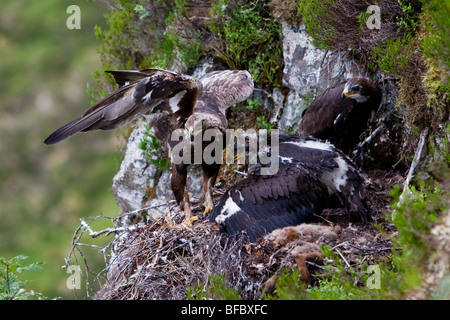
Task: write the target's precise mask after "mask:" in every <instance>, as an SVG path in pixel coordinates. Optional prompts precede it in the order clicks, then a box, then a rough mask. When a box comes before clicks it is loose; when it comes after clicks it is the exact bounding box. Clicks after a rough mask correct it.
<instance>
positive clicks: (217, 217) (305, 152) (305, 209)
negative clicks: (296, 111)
mask: <svg viewBox="0 0 450 320" xmlns="http://www.w3.org/2000/svg"><path fill="white" fill-rule="evenodd" d="M253 141H254V140H253ZM249 143H250V141H249ZM253 143H255V142H253ZM263 151H264V150H263ZM264 152H271V150H270V145H269V147H268V149H267V150H265V151H264ZM275 161H278V165H279V166H278V171H277V172H276V173H275V174H262V169H263V168H264V167H265V166H267V165H271V164H267V165H263V164H261V162H258V163H257V164H255V165H253V166H251V167H250V168H249V170H248V173H247V176H246V177H245V178H244V179H242V180H241V181H239V182H238V183H237V184H235V185H234V186H232V187H231V188H229V189H228V190H227V191H226V192H225V193H224V194H223V195H222V196H221V198H220V200H219V202H218V204H217V205H216V206H215V207H214V209H213V210H212V212H211V215H210V221H211V222H216V223H217V224H218V225H219V227H220V229H221V230H222V231H223V232H226V233H228V234H230V235H235V234H238V233H240V232H242V231H244V230H245V231H246V233H247V235H248V237H249V240H250V241H255V240H256V239H257V238H259V237H261V236H264V235H265V234H267V233H269V232H271V231H272V230H274V229H277V228H282V227H286V226H290V225H297V224H300V223H303V222H308V221H311V219H313V218H314V216H315V215H316V214H320V213H321V212H322V210H323V209H326V208H333V207H334V208H335V207H341V208H344V209H345V210H346V211H347V212H348V213H349V214H350V215H351V216H353V217H355V218H357V219H358V220H362V221H364V222H367V221H370V220H371V217H370V214H369V210H368V207H367V203H366V197H365V186H364V179H363V178H362V176H361V175H360V174H359V172H358V171H357V169H356V168H355V167H354V166H353V164H352V163H351V162H350V160H349V159H348V158H347V157H346V156H345V155H344V154H343V153H342V152H341V151H339V150H338V149H336V148H335V147H334V146H333V145H331V144H330V143H328V142H324V141H321V140H319V139H315V138H304V137H300V136H297V135H292V134H286V133H281V134H280V135H279V150H278V155H277V158H276V160H275Z"/></svg>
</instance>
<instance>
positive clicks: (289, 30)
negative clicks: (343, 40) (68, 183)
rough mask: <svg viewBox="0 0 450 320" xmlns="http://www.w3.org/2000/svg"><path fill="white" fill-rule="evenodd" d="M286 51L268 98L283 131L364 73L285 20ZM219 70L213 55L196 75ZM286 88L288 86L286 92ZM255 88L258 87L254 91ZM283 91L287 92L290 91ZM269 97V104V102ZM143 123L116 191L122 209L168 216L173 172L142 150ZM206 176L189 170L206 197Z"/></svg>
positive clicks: (192, 184) (193, 186)
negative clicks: (318, 99) (323, 95)
mask: <svg viewBox="0 0 450 320" xmlns="http://www.w3.org/2000/svg"><path fill="white" fill-rule="evenodd" d="M282 32H283V35H282V49H283V59H284V70H283V81H282V84H283V86H284V87H285V90H280V89H279V88H274V89H273V92H272V94H271V95H270V97H268V98H267V99H266V100H265V101H263V103H264V105H265V106H267V107H268V108H271V110H270V114H271V115H272V116H271V119H268V120H269V121H270V122H275V121H278V125H279V128H280V129H282V130H289V129H291V130H292V131H294V132H295V131H296V130H297V127H298V123H299V121H300V119H301V114H302V112H303V110H305V108H307V107H308V106H309V104H310V102H311V101H312V100H313V99H314V97H315V96H316V95H317V94H319V93H320V92H322V91H323V90H325V89H326V88H327V87H329V86H332V85H334V84H337V83H339V82H341V81H343V80H345V79H347V78H349V77H353V76H356V75H359V69H358V66H357V65H356V63H355V62H354V61H352V60H349V59H346V58H345V56H344V54H343V53H340V52H331V51H326V50H320V49H317V48H316V47H314V45H313V44H312V40H311V37H310V36H309V35H308V34H307V32H306V28H305V26H304V25H303V24H302V25H300V26H298V27H295V26H292V25H289V24H287V23H285V22H283V23H282ZM213 69H214V64H213V62H212V60H211V59H207V60H205V61H203V62H202V63H200V64H199V66H198V68H196V70H194V72H193V75H194V76H195V77H198V78H199V77H201V76H202V75H203V74H205V73H206V72H209V71H211V70H213ZM286 89H287V90H286ZM255 92H256V90H255ZM283 92H285V94H286V92H287V94H286V95H284V94H283ZM268 99H270V100H271V101H270V103H269V102H268ZM143 132H145V129H144V122H141V123H138V125H137V126H136V128H135V129H134V130H133V132H132V133H131V135H130V138H129V140H128V145H127V149H126V153H125V158H124V160H123V163H122V164H121V166H120V170H119V172H118V173H117V175H116V176H115V177H114V180H113V190H114V195H115V199H116V201H117V203H118V204H119V206H120V207H121V208H122V212H130V211H134V210H138V209H141V208H144V207H152V206H155V209H152V211H151V212H148V214H149V215H150V216H153V217H156V216H158V215H159V214H163V212H164V208H163V207H158V205H161V204H162V203H163V202H167V203H168V202H170V201H171V200H174V197H173V194H172V191H171V189H170V172H169V171H168V172H162V171H161V170H159V169H158V168H157V167H156V166H155V165H153V164H151V163H149V162H148V161H147V160H146V159H145V154H144V152H143V151H142V150H141V149H139V141H140V139H141V138H142V137H143ZM200 178H201V174H200V173H199V172H196V171H195V170H194V171H193V170H192V169H191V170H190V173H189V175H188V188H189V190H190V192H191V195H192V196H193V197H194V198H195V197H197V198H198V197H199V196H201V195H200V194H199V193H200V192H201V179H200Z"/></svg>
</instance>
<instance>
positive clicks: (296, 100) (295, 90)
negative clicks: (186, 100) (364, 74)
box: [279, 22, 360, 129]
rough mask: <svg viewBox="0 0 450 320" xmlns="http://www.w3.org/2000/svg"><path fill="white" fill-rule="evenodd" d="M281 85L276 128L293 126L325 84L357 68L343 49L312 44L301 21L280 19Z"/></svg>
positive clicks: (341, 79)
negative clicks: (282, 102) (284, 92)
mask: <svg viewBox="0 0 450 320" xmlns="http://www.w3.org/2000/svg"><path fill="white" fill-rule="evenodd" d="M282 30H283V35H282V39H283V40H282V41H283V43H282V47H283V59H284V70H283V85H284V86H285V87H286V88H288V89H289V92H288V94H287V96H286V103H285V106H284V110H283V113H282V115H281V118H280V122H279V125H280V129H287V128H292V129H296V128H297V125H298V123H299V122H300V120H301V114H302V112H303V111H304V110H305V109H306V108H307V107H308V106H309V104H310V103H311V101H312V100H313V99H314V98H315V97H316V96H317V94H320V93H321V92H322V91H323V90H325V89H326V88H327V87H329V86H332V85H335V84H337V83H339V82H341V81H343V80H345V79H347V78H351V77H354V76H357V75H359V74H360V73H359V68H358V66H357V65H356V63H355V62H354V61H352V60H349V59H347V58H345V56H344V54H343V53H340V52H332V51H328V50H320V49H318V48H316V47H315V46H314V45H313V44H312V39H311V37H310V36H309V35H308V33H307V32H306V27H305V25H304V24H301V25H300V26H298V27H296V26H292V25H289V24H287V23H285V22H283V23H282Z"/></svg>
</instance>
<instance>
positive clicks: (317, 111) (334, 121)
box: [299, 78, 382, 153]
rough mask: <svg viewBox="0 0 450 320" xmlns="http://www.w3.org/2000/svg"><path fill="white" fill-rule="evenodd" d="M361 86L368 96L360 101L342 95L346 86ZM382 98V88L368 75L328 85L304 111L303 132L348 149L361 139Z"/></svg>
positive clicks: (362, 91) (362, 92) (363, 92)
mask: <svg viewBox="0 0 450 320" xmlns="http://www.w3.org/2000/svg"><path fill="white" fill-rule="evenodd" d="M346 85H347V86H360V88H361V89H360V91H359V93H360V94H361V95H362V96H364V97H366V98H367V101H365V102H357V101H356V100H354V98H348V97H344V98H342V95H343V92H344V88H345V87H346ZM381 98H382V93H381V89H380V88H379V87H378V86H376V84H375V83H374V82H372V81H371V80H369V79H365V78H354V79H350V80H348V81H345V82H342V83H340V84H338V85H336V86H333V87H330V88H328V89H326V90H325V91H324V92H323V93H322V94H320V95H319V96H317V98H316V99H314V101H313V102H312V103H311V104H310V106H309V107H308V108H307V109H306V110H305V111H304V112H303V114H302V120H301V122H300V124H299V133H300V134H301V135H304V136H312V137H315V138H319V139H322V140H328V141H330V142H331V143H333V144H334V145H335V146H336V147H337V148H338V149H340V150H342V151H343V152H344V153H348V152H349V151H350V150H351V149H352V148H353V147H355V146H356V145H357V143H358V142H359V138H360V135H361V133H363V132H364V131H365V130H366V129H367V126H368V121H369V119H370V118H371V117H372V115H373V113H375V112H376V110H377V109H378V107H379V105H380V102H381Z"/></svg>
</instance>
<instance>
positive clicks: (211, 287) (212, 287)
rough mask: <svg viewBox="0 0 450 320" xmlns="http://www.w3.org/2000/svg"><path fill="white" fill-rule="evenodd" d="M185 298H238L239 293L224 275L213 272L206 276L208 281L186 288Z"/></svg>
mask: <svg viewBox="0 0 450 320" xmlns="http://www.w3.org/2000/svg"><path fill="white" fill-rule="evenodd" d="M186 299H187V300H211V299H212V300H240V299H241V297H240V296H239V293H238V292H237V291H236V290H235V289H234V288H232V287H231V286H229V285H228V284H227V282H226V278H225V275H223V274H215V275H211V276H209V278H208V283H207V284H205V285H204V286H203V285H198V286H194V287H188V288H187V289H186Z"/></svg>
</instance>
